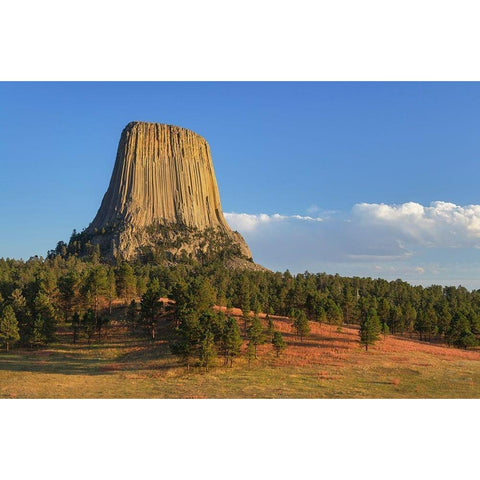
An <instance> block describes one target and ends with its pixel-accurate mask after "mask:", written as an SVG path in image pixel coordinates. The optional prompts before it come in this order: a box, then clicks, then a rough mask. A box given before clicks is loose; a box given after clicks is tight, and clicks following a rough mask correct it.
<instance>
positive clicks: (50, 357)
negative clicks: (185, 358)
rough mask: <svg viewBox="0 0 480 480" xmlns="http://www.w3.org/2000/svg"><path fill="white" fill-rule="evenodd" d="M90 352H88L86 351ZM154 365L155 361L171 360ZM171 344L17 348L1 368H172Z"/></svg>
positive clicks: (69, 371)
mask: <svg viewBox="0 0 480 480" xmlns="http://www.w3.org/2000/svg"><path fill="white" fill-rule="evenodd" d="M120 347H121V348H125V347H126V348H135V350H133V351H129V352H126V353H123V354H120V355H117V356H115V357H113V358H92V357H91V355H95V352H97V351H98V352H99V353H100V352H101V351H104V350H106V349H118V348H120ZM85 352H87V354H85ZM169 357H171V362H170V361H168V362H167V363H163V364H151V363H148V362H151V361H155V360H170V358H169ZM175 366H176V362H175V359H174V358H173V357H172V356H171V355H169V350H168V346H167V345H165V344H162V343H155V344H151V343H149V344H145V342H139V341H138V340H135V339H133V340H132V341H131V342H128V344H127V345H126V343H125V342H115V343H114V344H113V345H112V344H91V345H88V344H75V345H73V344H59V345H56V346H54V347H53V348H51V349H40V350H17V351H12V352H10V353H5V352H2V353H0V371H10V372H32V373H46V374H61V375H106V374H114V373H118V372H134V371H142V370H168V369H169V368H172V367H175Z"/></svg>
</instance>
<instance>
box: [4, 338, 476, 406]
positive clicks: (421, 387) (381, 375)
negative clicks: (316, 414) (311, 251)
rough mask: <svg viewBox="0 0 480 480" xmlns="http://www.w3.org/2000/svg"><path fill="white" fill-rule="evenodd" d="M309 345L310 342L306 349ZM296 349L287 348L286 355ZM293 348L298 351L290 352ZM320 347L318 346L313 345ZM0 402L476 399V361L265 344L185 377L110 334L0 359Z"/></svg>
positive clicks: (137, 343) (167, 361)
mask: <svg viewBox="0 0 480 480" xmlns="http://www.w3.org/2000/svg"><path fill="white" fill-rule="evenodd" d="M312 345H313V346H314V347H315V345H314V344H312ZM295 348H297V347H295V346H294V345H293V346H289V348H288V349H287V351H286V353H285V355H287V357H284V358H286V359H287V358H293V357H288V355H289V353H288V352H289V350H290V352H293V351H294V349H295ZM298 348H300V347H298ZM317 348H320V347H317ZM219 364H221V361H219ZM0 397H1V398H479V397H480V361H478V360H472V359H465V358H455V357H453V358H451V359H450V358H446V357H444V356H435V355H434V354H431V353H425V352H422V351H419V352H413V353H412V352H410V351H409V352H407V353H405V355H404V356H403V357H400V358H399V356H398V352H389V351H375V352H373V353H370V352H368V353H365V352H364V351H363V350H362V349H361V348H360V347H358V348H357V347H352V348H351V349H350V350H349V351H348V353H347V354H345V355H344V356H343V357H342V358H341V359H337V360H336V361H331V360H329V359H328V358H327V357H325V361H324V362H322V363H321V364H318V363H312V364H311V365H305V364H301V365H295V364H289V363H288V362H283V363H282V358H280V360H277V359H276V358H275V356H274V354H273V352H272V351H271V348H270V347H268V348H267V347H264V352H263V353H262V355H261V358H260V359H259V360H258V361H256V362H253V363H252V365H251V366H248V364H247V363H246V360H245V359H243V358H241V359H239V360H238V361H237V362H236V364H235V365H234V367H233V368H224V367H220V366H219V367H216V368H214V369H212V370H210V371H209V372H206V373H205V372H203V371H202V370H201V369H199V368H193V369H191V370H190V371H189V372H188V371H187V370H186V368H185V367H183V366H182V365H180V364H179V362H178V360H177V359H176V358H175V357H173V356H172V355H171V354H170V353H169V350H168V347H167V345H166V344H165V343H162V342H159V343H157V344H155V345H153V346H152V345H151V344H150V343H147V342H144V341H142V340H135V339H129V338H128V337H126V336H123V335H117V336H115V337H113V338H112V339H111V340H109V341H106V342H102V343H99V344H92V345H87V344H86V343H81V344H79V345H72V344H71V343H69V338H68V337H65V341H62V342H60V343H57V344H54V345H51V346H49V347H48V348H47V349H42V350H38V351H27V350H14V351H13V352H10V353H5V352H2V353H1V354H0Z"/></svg>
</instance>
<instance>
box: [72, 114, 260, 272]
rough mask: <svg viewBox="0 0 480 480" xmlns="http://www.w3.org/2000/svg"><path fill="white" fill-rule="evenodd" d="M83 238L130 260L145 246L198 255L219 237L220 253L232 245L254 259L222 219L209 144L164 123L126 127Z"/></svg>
mask: <svg viewBox="0 0 480 480" xmlns="http://www.w3.org/2000/svg"><path fill="white" fill-rule="evenodd" d="M202 232H204V233H205V232H208V235H202ZM82 235H83V237H84V239H85V238H87V239H88V241H89V243H91V244H92V245H100V247H101V251H102V254H107V255H113V256H115V257H120V258H124V259H127V260H130V259H132V258H134V257H137V256H138V255H139V253H140V252H143V253H144V252H145V247H148V248H150V249H152V248H153V249H155V248H157V249H158V248H163V250H164V251H167V253H168V255H169V257H172V256H173V257H174V256H175V255H177V256H178V255H180V254H183V255H189V256H190V257H192V256H193V257H197V258H198V257H199V256H202V255H205V253H206V252H207V250H208V249H209V247H210V246H211V245H209V244H211V243H212V241H213V240H212V238H214V237H215V238H216V241H215V242H216V243H215V245H216V248H217V250H218V249H219V248H223V247H221V245H223V246H224V247H228V249H230V250H231V247H232V246H234V247H235V248H234V249H233V251H234V252H237V253H236V254H234V255H233V256H237V257H241V258H242V259H243V260H247V259H249V258H251V253H250V250H249V248H248V246H247V244H246V243H245V241H244V240H243V238H242V237H241V235H240V234H239V233H237V232H232V230H231V229H230V227H229V226H228V224H227V222H226V221H225V218H224V216H223V213H222V207H221V205H220V195H219V193H218V187H217V182H216V179H215V174H214V171H213V165H212V159H211V155H210V148H209V146H208V143H207V142H206V141H205V139H204V138H203V137H201V136H200V135H198V134H196V133H194V132H192V131H190V130H187V129H185V128H180V127H175V126H172V125H164V124H159V123H145V122H131V123H129V124H128V125H127V126H126V127H125V129H124V130H123V132H122V135H121V138H120V143H119V146H118V152H117V158H116V162H115V166H114V170H113V174H112V178H111V180H110V185H109V187H108V190H107V192H106V194H105V196H104V198H103V201H102V204H101V206H100V209H99V211H98V213H97V215H96V217H95V219H94V220H93V222H92V223H91V224H90V226H89V227H88V228H87V229H86V230H85V232H83V233H82ZM219 239H220V240H219ZM219 245H220V247H219ZM250 263H253V262H251V261H250ZM253 265H254V264H253Z"/></svg>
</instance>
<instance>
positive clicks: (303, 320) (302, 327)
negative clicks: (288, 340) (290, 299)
mask: <svg viewBox="0 0 480 480" xmlns="http://www.w3.org/2000/svg"><path fill="white" fill-rule="evenodd" d="M293 328H294V329H295V331H296V332H297V336H299V337H300V342H303V337H306V336H307V335H308V334H309V333H310V324H309V323H308V320H307V316H306V315H305V312H304V311H300V312H297V314H296V316H295V320H294V321H293Z"/></svg>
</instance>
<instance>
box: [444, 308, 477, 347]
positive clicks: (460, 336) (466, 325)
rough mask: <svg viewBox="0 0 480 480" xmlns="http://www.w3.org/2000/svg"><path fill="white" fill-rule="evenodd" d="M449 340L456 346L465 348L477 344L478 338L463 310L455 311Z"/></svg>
mask: <svg viewBox="0 0 480 480" xmlns="http://www.w3.org/2000/svg"><path fill="white" fill-rule="evenodd" d="M448 341H449V343H451V344H452V345H455V346H456V347H459V348H465V349H467V348H468V347H474V346H476V345H477V339H476V337H475V335H474V334H473V333H472V331H471V328H470V322H469V321H468V319H467V317H466V316H465V315H464V314H463V313H461V312H457V313H455V315H454V316H453V318H452V323H451V327H450V331H449V333H448Z"/></svg>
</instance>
